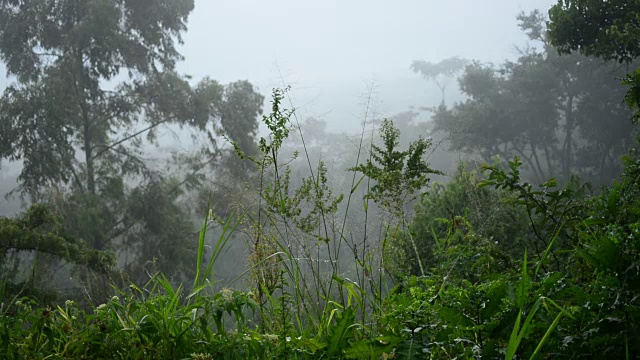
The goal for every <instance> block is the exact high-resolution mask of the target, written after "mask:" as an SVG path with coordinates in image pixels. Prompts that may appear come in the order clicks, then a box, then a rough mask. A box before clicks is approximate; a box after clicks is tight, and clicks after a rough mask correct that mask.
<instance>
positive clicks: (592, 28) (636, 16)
mask: <svg viewBox="0 0 640 360" xmlns="http://www.w3.org/2000/svg"><path fill="white" fill-rule="evenodd" d="M549 20H550V21H549V38H550V40H551V43H552V44H553V45H554V46H556V47H557V49H558V51H559V52H560V53H561V54H569V53H571V52H572V51H576V50H578V51H580V52H581V53H582V54H584V55H593V56H597V57H601V58H603V59H605V60H617V61H618V62H620V63H626V64H631V63H632V62H633V60H635V59H637V58H638V57H640V1H638V0H610V1H596V0H564V1H558V3H557V4H556V5H554V6H553V7H552V8H551V9H550V10H549ZM631 67H632V69H636V70H635V71H634V72H633V73H632V74H630V75H629V76H627V78H626V79H625V81H624V83H625V84H626V85H630V86H631V88H630V89H629V92H628V93H627V96H626V98H625V99H626V101H627V103H628V104H629V105H630V106H631V107H632V108H633V109H635V111H636V113H635V116H634V121H635V122H637V121H638V119H639V118H640V107H639V105H640V68H638V67H637V66H631Z"/></svg>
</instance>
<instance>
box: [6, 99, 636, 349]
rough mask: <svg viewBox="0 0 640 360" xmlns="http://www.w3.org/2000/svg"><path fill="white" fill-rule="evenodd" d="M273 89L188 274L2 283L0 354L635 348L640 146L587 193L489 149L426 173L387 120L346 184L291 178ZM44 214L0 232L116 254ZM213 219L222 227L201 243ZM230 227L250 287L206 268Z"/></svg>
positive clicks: (285, 115) (70, 250)
mask: <svg viewBox="0 0 640 360" xmlns="http://www.w3.org/2000/svg"><path fill="white" fill-rule="evenodd" d="M284 98H285V93H284V92H282V91H275V92H274V101H273V108H272V112H271V114H270V115H268V116H265V117H264V121H265V123H266V125H267V127H268V128H269V130H270V136H269V137H268V138H264V139H262V141H261V142H260V151H261V155H260V156H256V157H250V160H251V161H252V162H253V163H254V164H255V166H256V169H257V173H259V178H258V179H259V184H260V185H259V188H258V191H257V193H258V194H259V197H258V199H259V200H258V206H257V209H255V211H253V210H247V209H244V211H242V210H238V212H236V213H235V214H234V215H233V216H231V217H230V218H229V219H228V220H220V219H216V218H215V217H213V216H212V215H211V214H208V215H207V217H206V218H205V220H204V224H203V226H202V230H201V234H200V238H199V246H198V252H197V254H194V258H195V259H196V261H195V265H196V267H195V278H194V279H193V283H183V284H181V285H178V284H176V282H175V281H170V280H169V279H167V278H166V277H165V276H164V275H162V274H161V273H157V274H152V275H150V277H149V281H148V282H147V283H146V284H144V285H142V286H137V285H134V284H133V283H131V284H129V285H128V286H120V285H121V284H120V283H118V282H115V281H114V282H112V283H113V284H114V295H113V296H112V297H111V298H109V299H105V300H104V301H99V302H96V301H93V302H91V301H89V302H88V303H89V305H83V304H78V303H76V302H74V301H67V302H65V303H64V304H57V305H56V304H54V303H49V304H46V302H42V301H40V302H39V301H36V300H34V298H32V297H27V296H24V295H25V294H23V293H20V292H19V291H17V292H16V293H17V294H18V295H16V296H13V297H7V296H6V294H8V293H11V291H10V290H11V289H7V288H6V286H5V287H4V295H5V296H4V297H3V298H4V299H5V302H3V303H2V305H1V309H0V311H1V314H0V356H1V357H2V358H7V359H41V358H47V359H241V358H242V359H253V358H256V359H258V358H262V359H272V358H289V359H305V358H309V359H318V358H326V359H329V358H354V359H391V358H393V359H424V358H432V359H454V358H457V359H460V358H485V359H494V358H505V359H516V358H518V359H519V358H558V359H578V358H588V359H592V358H600V359H625V358H626V359H634V358H638V357H639V356H640V329H639V328H638V325H639V321H640V319H639V317H640V306H639V304H638V302H639V299H640V273H639V271H640V256H638V255H639V251H640V240H638V235H640V220H639V215H640V196H638V195H639V192H640V183H639V181H640V157H638V154H637V153H636V152H633V151H632V152H631V153H629V155H628V156H627V157H626V158H625V159H624V169H625V170H624V173H623V174H622V176H621V177H620V179H619V180H618V181H616V182H614V183H613V184H612V185H611V186H610V187H608V188H603V189H601V190H599V192H598V194H597V195H593V192H592V191H591V190H590V189H589V187H588V186H585V185H582V184H580V182H579V180H578V179H575V178H574V179H572V180H571V181H568V182H567V183H566V184H563V185H562V186H560V185H559V184H558V183H557V182H556V181H555V180H553V179H551V180H549V181H548V182H546V183H544V184H541V185H540V186H534V185H531V184H528V183H526V182H525V181H523V180H522V178H521V175H520V167H521V165H522V164H521V163H520V161H519V160H518V159H517V158H516V159H514V160H513V161H511V162H509V163H507V164H504V165H505V166H503V164H502V163H500V162H499V161H497V162H496V163H495V164H493V165H489V164H485V165H483V167H482V168H481V169H480V170H481V172H482V174H478V173H476V172H474V171H471V170H469V169H468V168H466V167H464V166H461V167H460V170H459V174H458V175H457V176H455V177H454V178H453V179H452V181H450V182H449V183H447V184H433V186H430V187H429V186H428V185H429V178H428V176H429V175H430V174H436V173H438V172H437V171H435V170H433V169H431V168H430V167H429V165H428V163H427V162H426V161H425V159H424V157H425V152H426V150H427V149H428V148H429V146H430V143H429V142H428V141H425V140H420V141H418V142H415V143H413V144H412V145H411V146H410V147H409V148H408V149H407V150H399V149H398V140H397V139H398V136H399V133H398V131H397V129H395V127H394V126H393V123H392V122H391V121H385V122H384V123H383V124H382V126H381V128H380V130H381V138H382V142H381V143H379V144H378V145H376V144H372V147H371V154H372V155H371V157H370V158H369V159H368V160H367V161H361V159H360V157H359V158H358V160H357V163H356V164H355V165H354V167H352V168H351V169H350V171H353V172H354V176H353V182H352V184H351V190H350V192H348V193H346V194H342V195H334V194H333V193H332V191H331V190H330V188H329V186H328V180H327V169H326V167H325V166H324V164H322V163H320V164H319V165H318V166H317V167H316V168H314V167H312V164H311V162H310V161H309V164H308V165H309V172H310V174H311V175H310V176H309V177H308V178H306V179H303V180H302V181H301V182H300V183H299V184H294V182H293V180H292V178H291V175H290V170H289V169H288V165H287V161H288V160H285V161H283V160H282V159H280V158H279V154H280V149H281V146H282V142H283V140H284V139H285V138H286V137H287V136H288V135H289V131H290V130H292V129H293V128H291V127H290V125H291V123H292V122H295V121H294V119H295V118H293V119H292V116H294V113H293V112H292V111H288V110H282V108H281V103H282V100H283V99H284ZM363 134H364V131H363ZM300 135H301V136H302V139H303V140H304V136H303V134H302V133H300ZM363 136H364V135H363ZM303 144H304V142H303ZM361 147H362V145H361ZM240 156H244V154H242V153H240ZM363 157H364V155H363ZM364 187H366V189H364ZM359 191H360V192H361V193H362V194H364V200H363V201H364V203H363V204H362V205H360V203H359V201H360V199H362V198H358V197H359V195H358V194H360V193H359ZM356 203H358V206H361V207H362V209H363V214H364V218H363V223H362V224H361V226H362V227H365V232H364V235H363V239H361V240H359V241H356V240H353V236H354V233H353V232H350V231H349V230H346V229H345V225H344V224H345V222H346V214H347V213H348V212H349V209H350V207H351V208H352V209H353V207H354V206H355V205H354V204H356ZM339 204H343V205H344V208H345V210H344V212H345V215H344V216H345V218H344V219H343V218H342V216H343V214H341V213H340V212H339V211H338V208H339ZM413 204H415V207H414V208H412V206H413ZM370 206H371V208H370ZM373 206H377V208H376V209H377V211H379V213H380V214H381V215H379V216H377V217H375V222H377V223H378V224H379V225H380V229H382V230H381V232H380V233H381V237H380V239H376V240H375V241H374V240H372V239H370V238H368V235H367V232H366V226H367V224H369V222H371V221H372V219H374V215H373V214H370V213H371V212H372V211H373V210H372V208H373ZM413 209H415V210H413ZM46 214H47V213H46V208H42V207H40V208H39V207H34V208H32V209H31V211H30V212H29V213H27V215H26V217H25V218H23V219H2V226H1V230H0V234H5V235H6V234H9V231H12V233H11V234H13V235H12V238H14V239H23V240H24V239H26V240H29V241H31V242H32V243H33V244H32V246H31V247H28V246H27V247H25V249H24V250H30V249H32V248H33V247H34V246H35V245H37V244H40V242H43V241H49V242H52V241H53V242H55V243H56V244H58V245H57V246H56V247H55V249H56V253H57V254H58V255H61V256H64V257H66V258H68V259H71V260H73V261H77V262H81V263H85V264H91V265H93V266H96V264H98V263H99V262H109V261H111V262H112V261H113V260H109V259H111V258H110V257H109V255H108V253H101V252H89V251H87V250H85V249H84V248H83V246H82V243H81V242H80V241H71V240H68V239H65V236H64V233H62V232H60V231H59V228H58V227H56V226H54V225H52V224H55V221H56V220H55V219H54V218H51V217H49V216H47V215H46ZM34 219H39V220H38V221H35V220H34ZM341 220H342V221H341ZM34 221H35V222H34ZM213 224H218V225H219V228H218V233H219V234H220V235H219V236H218V237H217V241H215V242H214V243H212V244H207V242H206V239H207V231H208V230H209V229H210V227H211V225H213ZM27 225H28V226H27ZM369 226H370V225H369ZM236 232H242V233H244V234H245V235H246V236H247V239H248V243H249V246H250V248H251V255H250V267H249V270H248V271H247V272H245V273H243V274H238V279H240V278H243V279H245V281H246V283H248V284H249V287H248V288H249V290H247V291H237V290H233V289H232V288H231V286H232V285H233V284H227V286H228V287H220V286H219V285H220V284H217V282H216V276H215V274H214V269H215V266H214V265H215V263H216V261H217V260H218V259H219V258H220V257H221V256H223V255H224V251H225V248H226V247H227V245H228V242H229V240H230V239H231V238H232V236H233V234H234V233H236ZM17 235H20V236H17ZM8 238H9V237H7V236H3V239H8ZM367 241H368V242H369V246H367V244H366V242H367ZM29 244H30V243H28V242H25V241H22V242H20V244H13V248H18V249H19V248H20V246H21V245H24V246H26V245H29ZM40 245H41V244H40ZM207 249H208V250H207ZM345 249H346V250H345ZM321 259H326V260H324V261H321ZM345 259H346V260H347V261H345ZM321 262H322V263H323V264H322V265H321V264H320V263H321ZM345 264H347V265H345ZM111 275H113V274H111ZM111 275H108V276H111ZM35 298H38V297H35ZM40 299H41V300H42V298H40Z"/></svg>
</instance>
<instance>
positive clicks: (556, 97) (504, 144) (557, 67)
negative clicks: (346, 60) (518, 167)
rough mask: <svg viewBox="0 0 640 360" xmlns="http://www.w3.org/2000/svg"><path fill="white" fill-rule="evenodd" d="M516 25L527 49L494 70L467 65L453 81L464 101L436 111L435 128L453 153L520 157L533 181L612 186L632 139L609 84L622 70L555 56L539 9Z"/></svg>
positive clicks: (613, 85)
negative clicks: (577, 179)
mask: <svg viewBox="0 0 640 360" xmlns="http://www.w3.org/2000/svg"><path fill="white" fill-rule="evenodd" d="M518 20H519V21H520V27H521V28H522V30H523V31H525V32H526V33H527V34H528V36H529V38H530V39H531V41H532V44H533V45H534V46H531V47H530V48H528V49H527V50H525V51H522V53H521V56H520V58H519V59H518V60H517V61H515V62H506V63H504V64H503V65H501V66H499V67H495V66H493V65H481V64H479V63H475V64H473V65H471V66H468V67H467V68H466V70H465V72H464V74H463V76H462V77H461V79H460V87H461V90H462V91H463V93H465V94H466V95H467V96H468V99H467V100H466V101H465V102H462V103H459V104H456V105H455V106H453V107H452V108H450V109H446V108H440V109H438V111H437V112H436V115H435V118H434V119H435V122H436V128H437V129H438V130H443V131H445V132H446V133H447V134H448V135H449V140H450V143H451V145H452V147H453V148H455V149H457V150H464V151H468V152H475V153H479V154H480V155H481V156H482V157H483V159H484V160H485V161H489V162H490V161H491V157H492V156H494V155H500V156H501V157H502V158H503V159H508V158H511V157H513V156H516V155H517V156H520V157H521V158H522V159H523V161H524V162H525V164H526V165H527V167H528V169H529V171H530V172H531V175H532V178H533V179H535V181H544V180H545V179H547V178H549V177H551V176H561V177H562V178H563V179H565V180H568V179H569V178H570V176H571V174H573V173H579V174H582V175H585V177H587V178H588V179H589V180H592V181H595V182H597V183H604V182H607V181H609V180H611V178H613V177H614V176H615V174H616V173H617V172H619V171H620V167H619V164H618V161H617V159H618V158H619V157H620V156H622V154H624V153H625V151H626V149H628V147H629V146H630V144H631V143H632V141H633V136H632V131H631V125H630V124H629V123H628V121H627V119H628V118H629V117H630V115H631V114H630V113H629V111H628V109H626V108H625V106H624V105H623V104H621V101H622V99H623V97H624V93H623V92H622V91H621V90H622V89H621V88H620V87H619V86H618V84H617V82H616V80H615V79H614V77H615V74H624V69H620V67H619V66H618V65H617V64H612V63H603V62H602V61H601V60H599V59H594V58H589V57H585V56H581V55H579V54H573V55H570V56H558V55H557V52H556V50H555V48H554V47H553V46H552V45H550V44H549V42H548V41H547V38H546V29H545V27H544V17H543V16H542V14H541V13H540V12H538V11H534V12H532V13H530V14H521V15H520V16H519V17H518ZM536 46H539V47H540V49H537V48H536Z"/></svg>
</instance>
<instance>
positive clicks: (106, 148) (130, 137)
mask: <svg viewBox="0 0 640 360" xmlns="http://www.w3.org/2000/svg"><path fill="white" fill-rule="evenodd" d="M167 121H169V119H166V120H161V121H158V122H157V123H154V124H151V125H149V126H148V127H146V128H144V129H142V130H140V131H138V132H136V133H134V134H131V135H129V136H126V137H124V138H122V139H120V140H117V141H116V142H114V143H111V144H110V145H100V146H102V147H104V148H103V149H102V150H100V151H98V152H97V153H96V154H95V155H94V156H93V157H92V158H91V159H95V158H97V157H98V156H100V155H102V154H104V153H105V152H107V151H109V150H113V149H114V148H115V147H116V146H118V145H120V144H122V143H123V142H126V141H129V140H131V139H133V138H134V137H136V136H138V135H140V134H142V133H144V132H147V131H149V130H151V129H153V128H155V127H157V126H158V125H161V124H164V123H166V122H167Z"/></svg>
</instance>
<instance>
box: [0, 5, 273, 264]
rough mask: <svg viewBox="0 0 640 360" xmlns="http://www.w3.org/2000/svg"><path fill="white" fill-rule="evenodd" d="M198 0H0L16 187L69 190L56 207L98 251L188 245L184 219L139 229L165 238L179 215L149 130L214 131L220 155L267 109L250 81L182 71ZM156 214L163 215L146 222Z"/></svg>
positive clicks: (2, 133)
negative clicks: (17, 165)
mask: <svg viewBox="0 0 640 360" xmlns="http://www.w3.org/2000/svg"><path fill="white" fill-rule="evenodd" d="M193 6H194V4H193V0H150V1H127V0H115V1H111V0H109V1H103V0H100V1H74V0H62V1H54V2H51V1H48V2H42V1H35V2H34V1H28V0H16V1H14V0H2V1H0V59H2V61H4V63H5V65H6V68H7V72H8V73H9V74H10V75H12V76H15V79H16V80H17V81H16V82H15V83H13V84H12V85H10V86H9V87H8V88H7V89H6V90H5V92H4V94H3V96H2V97H1V98H0V157H1V158H4V159H9V160H22V161H23V163H24V166H23V169H22V172H21V173H20V177H19V181H20V186H21V187H20V191H21V192H22V193H23V194H28V195H29V196H30V197H31V200H32V201H33V202H39V201H45V200H47V199H50V198H51V197H47V194H48V193H49V189H51V188H53V187H57V188H60V189H62V190H63V192H64V193H65V194H67V195H68V196H69V198H68V199H67V200H66V202H64V203H63V205H64V206H61V207H60V208H61V211H64V212H65V213H66V215H67V216H65V221H66V222H67V223H68V225H69V226H70V227H71V228H72V229H76V230H77V231H78V233H79V234H81V235H83V236H84V238H85V239H86V240H87V241H88V242H89V243H90V244H91V246H93V247H94V248H96V249H104V248H109V247H114V246H115V242H118V243H119V244H126V243H128V242H129V241H130V240H132V239H138V240H140V241H143V240H144V241H146V242H151V243H153V242H156V243H155V246H151V245H144V246H142V247H141V248H140V249H152V250H153V251H151V252H145V251H142V252H140V251H139V252H137V253H136V254H135V255H136V256H138V257H139V258H140V260H141V261H148V260H152V258H153V257H155V256H156V255H159V254H158V253H157V252H161V253H162V256H160V258H161V260H164V261H165V264H168V263H170V262H171V261H173V260H174V259H173V258H172V257H173V254H174V252H173V250H172V249H171V247H166V246H164V245H167V244H171V242H172V241H173V244H183V241H186V240H184V239H183V237H184V236H185V235H187V234H186V233H184V231H185V227H184V226H178V227H175V228H168V227H164V228H162V229H164V230H163V231H162V235H163V236H164V237H166V238H167V240H166V241H165V242H164V244H162V245H161V244H159V243H157V242H158V241H160V240H159V239H158V237H153V236H142V235H140V233H141V232H144V231H150V233H151V234H154V233H155V234H159V232H158V231H159V229H160V228H158V227H156V228H155V229H154V226H161V225H163V224H164V225H167V224H170V223H171V221H169V222H166V221H164V220H167V217H171V216H172V214H175V215H176V216H178V217H180V216H182V215H180V213H179V211H178V209H177V208H175V207H172V206H173V205H172V204H173V199H174V198H175V194H174V193H173V191H174V189H172V188H171V186H170V183H169V182H167V179H164V176H163V174H162V173H161V172H160V171H159V170H158V169H156V168H153V167H152V166H149V164H148V162H147V161H146V159H145V157H144V153H143V151H142V145H143V144H144V141H143V138H142V136H145V137H146V140H147V141H148V142H149V143H151V144H155V143H156V142H157V138H156V135H157V130H158V128H159V127H160V125H163V124H175V125H179V126H181V127H183V126H188V127H192V128H194V129H197V130H199V131H202V132H206V133H207V134H208V136H209V138H210V139H211V140H212V144H211V145H212V147H211V148H210V149H207V150H206V151H203V155H206V156H207V159H208V161H209V162H210V161H213V160H215V159H217V158H218V156H219V154H220V152H219V148H218V147H217V146H215V145H216V143H215V139H216V137H217V136H218V135H221V134H226V136H228V137H229V138H232V139H233V140H234V141H236V142H237V143H239V144H240V146H246V147H248V146H251V145H250V144H251V141H252V140H251V139H252V137H253V135H254V134H255V131H256V129H257V125H256V116H257V115H258V113H259V112H260V107H261V104H262V96H261V95H259V94H257V93H256V92H255V91H254V89H253V87H252V86H251V84H249V83H248V82H244V81H243V82H238V83H234V84H231V85H228V86H223V85H220V84H219V83H217V82H216V81H213V80H210V79H204V80H203V81H201V82H200V83H199V84H197V85H196V86H193V87H192V86H191V85H190V83H189V81H188V80H189V79H188V78H185V77H182V76H180V75H178V74H177V73H176V72H175V70H174V69H175V64H176V63H177V62H178V61H179V60H181V59H182V57H181V56H180V54H179V53H178V51H177V50H176V47H175V45H176V43H180V42H181V41H182V40H181V34H182V33H183V32H184V31H185V30H186V21H187V17H188V15H189V14H190V12H191V11H192V10H193ZM160 189H161V190H160ZM161 192H166V193H165V194H164V195H161ZM154 194H155V195H154ZM139 201H143V202H139ZM167 206H168V207H167ZM140 207H141V208H140ZM158 207H159V208H158ZM136 209H137V210H136ZM142 209H145V211H142V213H143V214H141V213H140V212H141V210H142ZM150 209H154V210H155V211H156V212H161V213H163V214H164V216H166V217H164V218H163V217H160V218H155V219H150V216H149V215H150V214H153V212H149V213H146V211H148V210H150ZM176 212H177V213H176ZM156 215H157V213H156ZM145 219H147V220H149V221H147V220H145ZM151 220H153V221H151ZM185 224H188V222H186V223H185ZM186 227H187V228H188V226H186ZM181 232H182V233H181ZM174 236H175V238H174V239H171V238H172V237H174ZM134 248H135V247H134Z"/></svg>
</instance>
